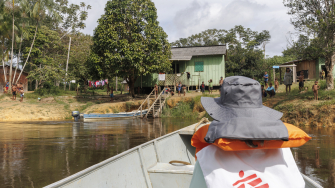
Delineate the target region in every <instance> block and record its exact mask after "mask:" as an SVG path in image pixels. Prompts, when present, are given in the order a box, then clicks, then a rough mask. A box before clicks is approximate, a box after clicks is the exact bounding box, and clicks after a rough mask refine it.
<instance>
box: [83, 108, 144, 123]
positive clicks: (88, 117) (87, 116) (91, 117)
mask: <svg viewBox="0 0 335 188" xmlns="http://www.w3.org/2000/svg"><path fill="white" fill-rule="evenodd" d="M147 112H148V110H142V112H141V111H140V110H139V111H137V110H136V111H132V112H120V113H108V114H83V115H82V117H83V119H84V121H90V120H94V121H96V120H97V119H114V118H132V117H137V116H142V115H144V114H146V113H147Z"/></svg>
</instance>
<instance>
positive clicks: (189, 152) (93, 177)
mask: <svg viewBox="0 0 335 188" xmlns="http://www.w3.org/2000/svg"><path fill="white" fill-rule="evenodd" d="M194 126H195V124H194V125H191V126H189V127H186V128H184V129H181V130H178V131H175V132H172V133H170V134H167V135H164V136H162V137H159V138H157V139H155V140H151V141H149V142H146V143H144V144H142V145H139V146H137V147H135V148H132V149H130V150H128V151H125V152H123V153H121V154H119V155H116V156H114V157H111V158H109V159H107V160H105V161H102V162H100V163H98V164H96V165H93V166H91V167H89V168H87V169H85V170H82V171H80V172H78V173H76V174H73V175H71V176H69V177H67V178H64V179H62V180H60V181H58V182H55V183H53V184H51V185H48V186H46V187H45V188H54V187H64V188H84V187H85V188H86V187H87V188H92V187H99V188H107V187H117V188H121V187H122V188H124V187H129V188H134V187H136V188H142V187H143V188H188V187H189V185H190V181H191V179H192V174H193V169H194V164H195V157H194V156H195V148H194V147H192V146H191V138H192V135H193V133H194ZM172 160H179V161H185V162H189V163H191V164H192V165H186V166H175V165H170V164H169V162H170V161H172ZM303 178H304V180H305V182H306V188H321V186H320V185H318V184H317V183H316V182H314V181H313V180H311V179H309V178H308V177H306V176H305V175H303Z"/></svg>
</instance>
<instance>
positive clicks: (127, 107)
mask: <svg viewBox="0 0 335 188" xmlns="http://www.w3.org/2000/svg"><path fill="white" fill-rule="evenodd" d="M133 105H134V103H133V102H126V110H127V111H130V109H131V107H132V106H133Z"/></svg>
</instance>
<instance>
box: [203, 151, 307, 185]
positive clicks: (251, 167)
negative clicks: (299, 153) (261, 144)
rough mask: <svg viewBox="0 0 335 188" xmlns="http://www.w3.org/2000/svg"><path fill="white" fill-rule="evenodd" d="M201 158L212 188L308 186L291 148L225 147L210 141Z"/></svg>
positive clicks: (206, 178)
mask: <svg viewBox="0 0 335 188" xmlns="http://www.w3.org/2000/svg"><path fill="white" fill-rule="evenodd" d="M197 158H198V161H199V164H200V167H201V169H202V172H203V175H204V177H205V181H206V185H207V187H208V188H219V187H220V188H305V182H304V180H303V178H302V176H301V174H300V172H299V169H298V167H297V165H296V163H295V161H294V158H293V156H292V153H291V151H290V149H289V148H280V149H255V150H247V151H223V150H221V149H220V148H218V147H216V146H215V145H210V146H207V147H205V148H203V149H202V150H201V151H199V152H198V153H197Z"/></svg>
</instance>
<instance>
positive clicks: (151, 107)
mask: <svg viewBox="0 0 335 188" xmlns="http://www.w3.org/2000/svg"><path fill="white" fill-rule="evenodd" d="M163 93H164V89H163V90H162V91H161V93H160V94H159V95H158V97H157V98H156V100H155V101H154V102H153V103H152V105H151V106H150V108H149V109H148V111H147V114H146V115H145V118H148V114H149V112H150V111H151V109H153V112H152V116H153V117H154V118H155V107H154V106H155V103H156V102H157V100H159V99H160V98H161V97H162V94H163Z"/></svg>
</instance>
